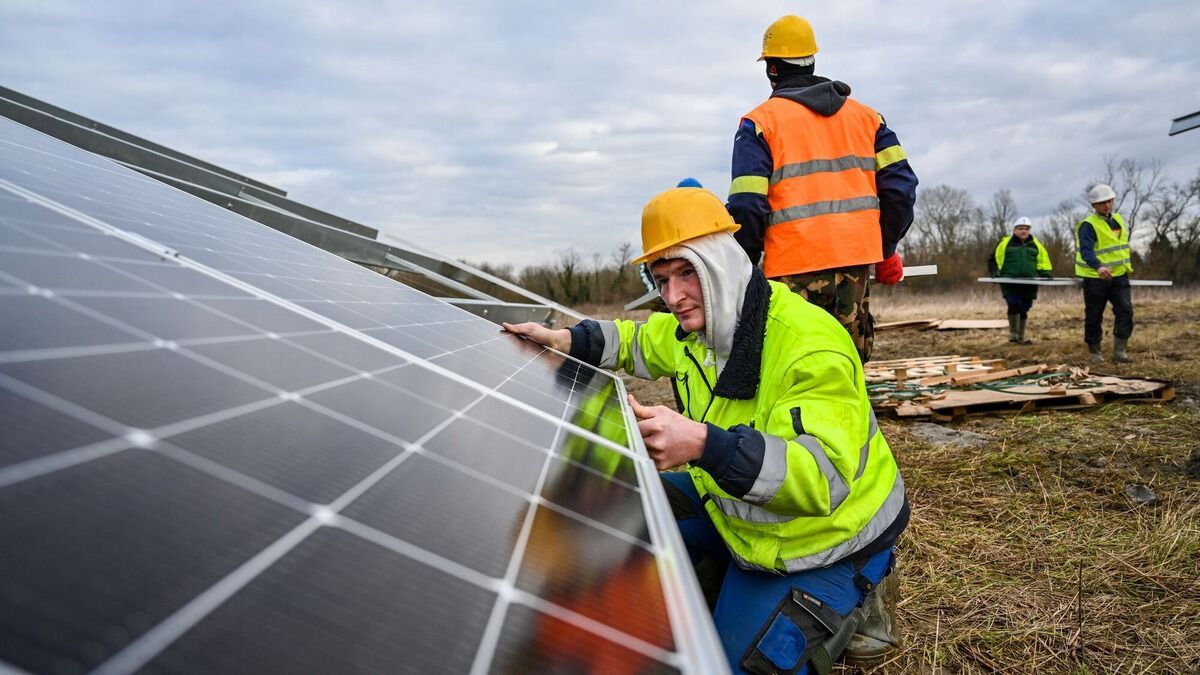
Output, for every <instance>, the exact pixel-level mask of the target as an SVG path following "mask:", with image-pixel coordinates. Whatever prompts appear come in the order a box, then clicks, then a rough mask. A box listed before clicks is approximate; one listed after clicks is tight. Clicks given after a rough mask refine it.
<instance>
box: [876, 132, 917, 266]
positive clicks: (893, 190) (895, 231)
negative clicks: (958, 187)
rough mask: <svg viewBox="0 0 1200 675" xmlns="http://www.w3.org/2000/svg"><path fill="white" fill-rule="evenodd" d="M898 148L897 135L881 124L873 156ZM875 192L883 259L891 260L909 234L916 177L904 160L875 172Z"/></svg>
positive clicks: (915, 198) (906, 159)
mask: <svg viewBox="0 0 1200 675" xmlns="http://www.w3.org/2000/svg"><path fill="white" fill-rule="evenodd" d="M890 147H897V148H898V147H900V141H899V139H897V138H896V133H895V132H894V131H892V130H891V129H889V128H888V126H887V123H886V122H880V124H879V131H877V132H875V152H876V153H879V152H881V151H883V150H886V149H887V148H890ZM875 190H876V192H878V193H879V229H880V231H881V232H882V233H883V257H884V258H890V257H891V255H892V254H893V253H895V252H896V246H897V245H899V243H900V240H901V239H903V238H904V235H905V234H907V233H908V228H909V226H910V225H912V221H913V205H914V204H916V203H917V174H916V173H914V172H913V170H912V166H910V165H909V163H908V158H907V157H905V158H904V159H901V160H899V161H896V162H892V163H891V164H888V165H887V166H885V167H883V168H881V169H879V170H878V171H876V172H875Z"/></svg>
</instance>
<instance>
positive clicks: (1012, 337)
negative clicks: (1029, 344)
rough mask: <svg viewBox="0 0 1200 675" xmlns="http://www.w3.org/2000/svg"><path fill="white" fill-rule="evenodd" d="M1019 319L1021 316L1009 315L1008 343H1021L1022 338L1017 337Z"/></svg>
mask: <svg viewBox="0 0 1200 675" xmlns="http://www.w3.org/2000/svg"><path fill="white" fill-rule="evenodd" d="M1019 318H1020V315H1019V314H1009V315H1008V341H1009V342H1014V343H1019V342H1020V341H1021V340H1020V338H1018V337H1017V319H1019Z"/></svg>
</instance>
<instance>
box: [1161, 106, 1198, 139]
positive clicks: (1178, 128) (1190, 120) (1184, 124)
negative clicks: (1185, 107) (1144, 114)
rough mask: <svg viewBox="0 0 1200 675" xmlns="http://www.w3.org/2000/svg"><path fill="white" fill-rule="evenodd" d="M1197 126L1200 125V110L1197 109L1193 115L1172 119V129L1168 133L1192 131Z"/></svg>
mask: <svg viewBox="0 0 1200 675" xmlns="http://www.w3.org/2000/svg"><path fill="white" fill-rule="evenodd" d="M1196 127H1200V110H1197V111H1196V112H1194V113H1192V114H1191V115H1184V116H1183V117H1176V118H1175V119H1173V120H1171V130H1170V131H1168V132H1167V135H1168V136H1174V135H1175V134H1182V133H1183V132H1185V131H1191V130H1192V129H1195V128H1196Z"/></svg>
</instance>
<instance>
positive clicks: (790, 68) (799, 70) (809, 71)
mask: <svg viewBox="0 0 1200 675" xmlns="http://www.w3.org/2000/svg"><path fill="white" fill-rule="evenodd" d="M816 69H817V64H816V63H812V64H809V65H807V66H798V65H796V64H794V63H788V62H787V61H784V60H783V59H774V58H769V59H767V79H769V80H771V88H772V89H779V88H787V87H792V86H807V85H809V84H814V82H813V81H812V78H813V73H814V72H815V71H816Z"/></svg>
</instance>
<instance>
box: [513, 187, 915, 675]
mask: <svg viewBox="0 0 1200 675" xmlns="http://www.w3.org/2000/svg"><path fill="white" fill-rule="evenodd" d="M737 228H738V225H736V224H735V223H734V222H733V220H732V218H731V217H730V216H729V214H728V212H727V211H726V210H725V208H724V206H723V205H722V204H721V201H720V200H719V199H718V198H717V197H716V196H715V195H713V194H712V193H710V192H708V191H706V190H703V189H700V188H675V189H672V190H668V191H667V192H664V193H662V194H660V195H658V196H657V197H655V198H654V199H652V200H651V201H650V203H649V204H647V205H646V208H645V211H644V212H643V214H642V250H643V255H642V256H641V257H639V258H637V259H636V260H634V261H632V262H633V263H634V264H637V263H641V262H648V263H649V264H650V269H651V272H652V273H653V275H654V279H655V281H656V283H657V285H658V288H659V292H660V293H661V295H662V298H663V300H664V301H665V303H666V305H667V307H668V308H669V309H670V311H671V314H655V315H652V316H651V317H650V318H649V319H647V320H646V321H645V322H633V321H590V320H588V321H583V322H581V323H579V324H578V325H576V326H574V327H572V328H569V329H558V330H551V329H548V328H545V327H543V326H541V325H539V324H534V323H524V324H519V325H508V324H505V328H506V329H507V330H509V331H511V332H513V333H517V334H520V335H524V336H526V337H528V338H530V339H532V340H534V341H536V342H539V343H541V344H544V345H548V346H551V347H554V348H556V349H558V350H560V351H563V352H567V353H569V354H571V355H572V356H574V357H576V358H579V359H581V360H583V361H585V362H587V363H591V364H593V365H597V366H600V367H604V368H610V369H623V370H625V371H626V372H628V373H630V374H632V375H635V376H637V377H642V378H647V379H652V378H657V377H671V378H673V380H674V386H675V390H676V395H677V400H678V401H679V404H680V407H681V409H682V410H683V414H682V415H680V414H679V413H677V412H675V411H674V410H671V409H669V408H666V407H664V406H649V407H645V406H641V405H639V404H638V403H637V401H635V400H634V399H633V397H632V396H631V397H630V404H631V405H632V407H633V412H634V414H635V415H636V416H637V418H638V420H639V421H638V429H639V431H640V432H641V435H642V437H643V439H644V441H645V445H646V449H647V451H648V452H649V454H650V457H651V458H652V459H653V460H654V462H655V464H656V466H657V467H658V468H659V469H660V470H665V469H670V468H674V467H680V466H683V467H686V471H678V472H666V473H663V474H662V479H663V484H664V487H665V488H666V491H667V495H668V497H669V498H670V501H671V505H672V510H673V511H674V515H675V519H676V521H677V522H678V525H679V529H680V532H681V533H682V535H683V539H684V542H685V543H686V545H687V549H688V553H689V555H690V556H691V559H692V562H693V564H695V565H697V566H698V569H704V570H706V571H712V570H716V571H717V575H716V576H717V579H718V581H717V582H716V585H715V587H714V589H706V590H710V591H712V590H716V589H719V592H716V593H713V595H715V601H714V600H713V599H710V602H712V603H714V606H713V620H714V621H715V623H716V627H717V632H718V634H719V635H720V638H721V643H722V646H723V648H724V650H725V654H726V656H727V658H728V659H729V663H730V665H731V666H732V668H733V670H734V672H749V673H760V672H763V673H765V672H800V673H803V672H809V671H810V670H811V671H812V672H823V671H827V670H828V668H829V663H830V661H831V660H832V659H836V658H837V657H838V656H839V654H840V653H841V652H842V649H843V647H844V646H845V645H846V644H847V642H849V643H850V647H849V650H848V652H847V656H848V657H851V656H853V657H856V658H855V660H856V661H858V662H860V663H865V662H871V661H873V660H874V661H878V660H882V659H883V658H884V657H886V656H887V655H888V654H889V653H890V652H891V651H893V650H894V649H895V647H896V638H895V634H894V627H893V622H892V620H891V617H890V615H889V612H888V609H887V608H885V602H884V599H885V596H888V595H891V596H892V597H894V593H884V592H882V591H883V588H882V587H880V583H881V580H883V579H884V577H885V576H886V575H888V573H889V572H890V571H891V569H892V567H893V561H894V559H893V548H894V546H895V543H896V539H897V537H898V536H899V535H900V532H901V531H902V530H903V529H904V527H905V526H906V525H907V524H908V515H909V508H908V501H907V499H906V497H905V494H904V483H903V481H902V480H901V478H900V473H899V470H898V468H897V466H896V462H895V459H894V458H893V457H892V453H891V450H890V449H889V448H888V444H887V442H886V441H885V440H884V438H883V434H882V433H880V431H879V428H878V425H877V424H876V421H875V417H874V415H873V413H872V411H871V404H870V402H869V401H868V400H867V393H866V385H865V382H864V379H863V369H862V364H861V362H860V361H859V357H858V354H857V352H856V351H855V348H854V345H853V343H852V342H851V340H850V336H849V335H848V334H847V333H846V331H845V329H843V328H842V327H841V325H840V324H838V322H837V320H835V319H834V318H832V317H831V316H830V315H829V314H828V313H826V312H825V311H824V310H822V309H820V308H818V307H816V306H814V305H810V304H808V303H807V302H806V301H805V300H804V299H803V298H801V297H800V296H799V295H796V294H795V293H792V292H791V291H790V290H789V289H788V288H787V287H786V286H784V285H783V284H780V283H776V282H768V281H767V280H766V279H765V278H764V277H763V275H762V273H761V272H760V271H759V270H758V269H757V268H755V267H754V266H752V265H751V264H750V261H749V259H748V258H747V257H746V254H745V253H743V252H742V249H741V247H740V246H739V245H738V244H737V242H736V241H735V240H734V238H733V236H732V233H733V232H734V231H735V230H736V229H737ZM721 572H723V578H722V577H721V575H720V573H721ZM701 576H702V577H703V576H705V575H701ZM888 582H891V583H889V584H888V585H891V584H894V581H893V580H892V579H891V578H890V577H889V578H888ZM877 587H878V588H877ZM872 591H874V592H872ZM864 600H866V601H867V602H865V603H864ZM860 605H862V606H863V609H859V610H857V611H856V608H857V607H859V606H860Z"/></svg>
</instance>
